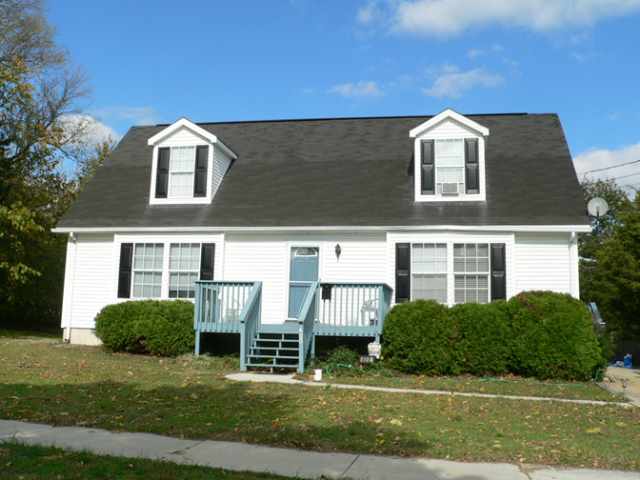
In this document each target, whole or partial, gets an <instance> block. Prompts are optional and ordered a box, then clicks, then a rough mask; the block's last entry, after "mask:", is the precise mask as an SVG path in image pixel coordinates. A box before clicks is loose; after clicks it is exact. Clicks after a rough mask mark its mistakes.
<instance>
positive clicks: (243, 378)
mask: <svg viewBox="0 0 640 480" xmlns="http://www.w3.org/2000/svg"><path fill="white" fill-rule="evenodd" d="M225 378H226V379H227V380H232V381H234V382H254V383H284V384H286V385H304V386H305V387H330V388H339V389H344V390H367V391H370V392H385V393H401V394H404V393H410V394H417V395H439V396H451V397H472V398H474V397H475V398H502V399H506V400H526V401H530V402H557V403H575V404H578V405H600V406H612V405H615V406H618V407H623V408H630V407H633V406H634V404H633V403H632V402H607V401H604V400H580V399H574V398H555V397H532V396H525V395H507V394H498V393H473V392H454V391H452V390H427V389H422V388H394V387H376V386H372V385H351V384H347V383H326V382H311V381H307V380H298V379H297V378H295V374H294V373H290V374H273V373H253V372H242V373H230V374H228V375H225Z"/></svg>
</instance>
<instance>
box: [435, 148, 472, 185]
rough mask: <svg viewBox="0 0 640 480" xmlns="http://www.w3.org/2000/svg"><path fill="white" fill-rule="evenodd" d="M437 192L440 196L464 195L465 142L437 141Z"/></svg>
mask: <svg viewBox="0 0 640 480" xmlns="http://www.w3.org/2000/svg"><path fill="white" fill-rule="evenodd" d="M434 146H435V175H436V176H435V181H436V192H437V193H438V194H440V195H457V194H459V193H464V191H465V182H464V163H465V153H464V140H463V139H453V140H449V139H447V140H436V141H435V145H434Z"/></svg>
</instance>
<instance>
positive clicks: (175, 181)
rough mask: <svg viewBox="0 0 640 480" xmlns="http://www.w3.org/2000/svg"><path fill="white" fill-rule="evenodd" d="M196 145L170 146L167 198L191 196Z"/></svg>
mask: <svg viewBox="0 0 640 480" xmlns="http://www.w3.org/2000/svg"><path fill="white" fill-rule="evenodd" d="M195 165H196V147H171V149H170V154H169V193H168V195H167V198H170V199H176V198H177V199H184V198H193V181H194V178H195V168H196V167H195Z"/></svg>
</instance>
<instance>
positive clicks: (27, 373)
mask: <svg viewBox="0 0 640 480" xmlns="http://www.w3.org/2000/svg"><path fill="white" fill-rule="evenodd" d="M0 365H2V368H0V417H2V418H9V419H17V420H29V421H34V422H42V423H50V424H55V425H84V426H95V427H102V428H107V429H112V430H132V431H145V432H153V433H161V434H167V435H173V436H177V437H185V438H209V439H220V440H235V441H245V442H253V443H262V444H270V445H278V446H285V447H287V446H290V447H300V448H305V449H312V450H321V451H348V452H366V453H377V454H385V455H411V456H425V457H433V458H449V459H453V460H469V461H471V460H474V461H506V462H526V463H541V464H563V465H572V466H583V467H599V468H605V467H608V468H621V469H631V470H633V469H640V446H639V445H638V442H637V439H638V438H640V409H638V408H624V407H619V406H615V405H610V406H588V405H576V404H564V403H557V402H531V401H522V400H504V399H484V398H462V397H450V396H424V395H412V394H405V395H394V394H389V393H380V392H366V391H355V390H342V389H332V388H324V389H321V388H310V387H304V386H299V385H275V384H248V383H234V382H230V381H226V380H224V378H223V376H224V374H225V373H226V372H229V371H233V370H237V368H238V362H237V358H213V359H212V358H200V359H195V358H192V357H183V358H179V359H159V358H153V357H144V356H135V355H125V354H109V353H106V352H104V351H102V350H101V349H99V348H90V347H77V346H69V345H61V344H56V343H55V342H47V341H42V342H30V341H24V340H14V339H0Z"/></svg>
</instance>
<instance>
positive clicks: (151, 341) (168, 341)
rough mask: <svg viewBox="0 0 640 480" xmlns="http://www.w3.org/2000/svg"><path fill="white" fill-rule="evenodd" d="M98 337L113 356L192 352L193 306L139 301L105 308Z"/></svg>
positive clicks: (97, 321) (97, 318)
mask: <svg viewBox="0 0 640 480" xmlns="http://www.w3.org/2000/svg"><path fill="white" fill-rule="evenodd" d="M96 335H97V336H98V338H100V340H102V343H103V344H104V346H105V347H106V348H107V349H109V350H112V351H114V352H131V353H149V354H152V355H160V356H167V357H174V356H177V355H181V354H184V353H189V352H192V351H193V347H194V339H195V337H194V332H193V303H191V302H187V301H181V300H175V301H173V300H140V301H131V302H123V303H116V304H113V305H107V306H106V307H104V308H103V309H102V310H101V311H100V313H98V315H97V317H96Z"/></svg>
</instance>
